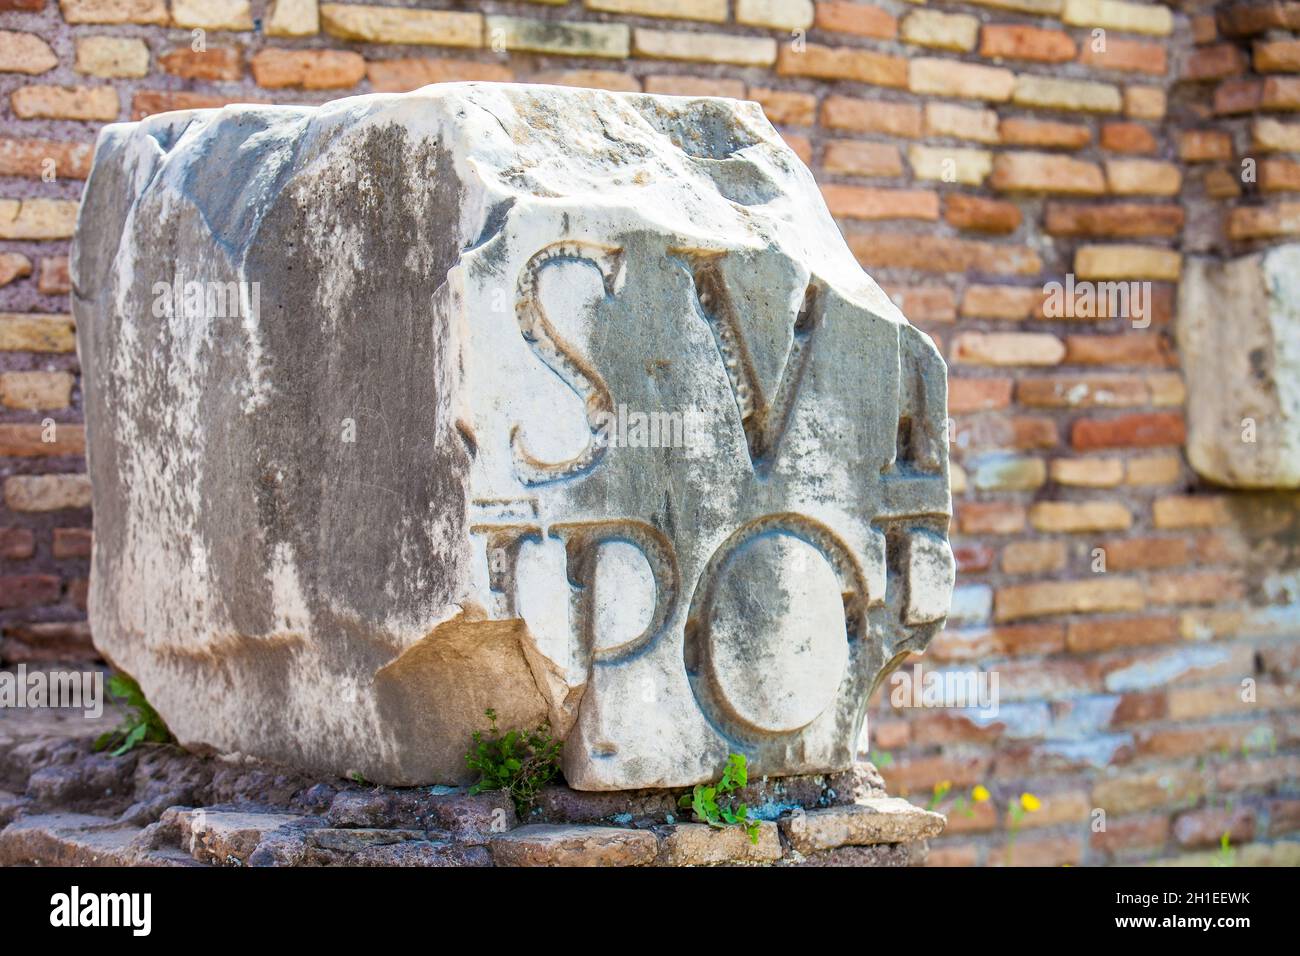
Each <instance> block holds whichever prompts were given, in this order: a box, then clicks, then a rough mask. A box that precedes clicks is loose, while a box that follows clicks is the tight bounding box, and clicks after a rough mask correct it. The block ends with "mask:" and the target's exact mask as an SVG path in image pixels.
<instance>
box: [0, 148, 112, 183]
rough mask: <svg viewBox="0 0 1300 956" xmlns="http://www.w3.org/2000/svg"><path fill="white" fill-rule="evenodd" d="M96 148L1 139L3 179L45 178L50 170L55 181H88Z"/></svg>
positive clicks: (0, 167) (0, 162) (0, 161)
mask: <svg viewBox="0 0 1300 956" xmlns="http://www.w3.org/2000/svg"><path fill="white" fill-rule="evenodd" d="M94 151H95V147H94V145H93V144H91V143H68V142H62V141H59V140H49V139H0V176H31V177H44V175H45V174H46V172H47V171H48V170H49V169H51V167H50V165H49V163H50V161H52V162H53V167H52V171H53V173H54V175H55V177H56V178H65V177H66V178H71V179H85V178H86V176H87V175H89V173H90V160H91V157H92V156H93V155H94Z"/></svg>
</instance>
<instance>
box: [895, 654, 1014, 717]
mask: <svg viewBox="0 0 1300 956" xmlns="http://www.w3.org/2000/svg"><path fill="white" fill-rule="evenodd" d="M889 685H890V690H889V703H890V706H892V707H894V708H896V709H898V710H902V709H905V708H909V707H955V708H963V709H966V708H978V709H979V716H981V717H985V718H988V717H996V716H997V715H998V672H997V671H960V670H944V671H933V670H932V671H928V672H927V671H923V670H922V668H921V665H920V664H914V665H913V666H912V669H911V671H908V670H907V669H905V668H899V669H898V670H897V671H895V672H894V673H893V674H891V675H890V677H889Z"/></svg>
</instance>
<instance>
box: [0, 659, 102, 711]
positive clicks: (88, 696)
mask: <svg viewBox="0 0 1300 956" xmlns="http://www.w3.org/2000/svg"><path fill="white" fill-rule="evenodd" d="M38 707H39V708H46V707H65V708H75V709H77V710H81V711H84V712H85V716H86V718H87V719H89V720H94V719H96V718H97V717H99V716H101V715H102V714H103V713H104V674H103V672H102V671H43V670H36V671H31V672H30V673H29V672H28V670H27V665H26V664H19V665H18V666H17V667H16V668H15V669H14V670H12V671H0V708H32V709H35V708H38Z"/></svg>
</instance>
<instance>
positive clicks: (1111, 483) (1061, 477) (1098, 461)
mask: <svg viewBox="0 0 1300 956" xmlns="http://www.w3.org/2000/svg"><path fill="white" fill-rule="evenodd" d="M1123 480H1124V463H1123V462H1122V461H1120V460H1119V459H1118V458H1058V459H1056V460H1055V461H1053V462H1052V481H1054V482H1056V483H1057V484H1058V485H1065V486H1067V487H1071V488H1115V487H1118V486H1119V484H1120V483H1121V482H1122V481H1123Z"/></svg>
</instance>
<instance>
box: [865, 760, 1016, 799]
mask: <svg viewBox="0 0 1300 956" xmlns="http://www.w3.org/2000/svg"><path fill="white" fill-rule="evenodd" d="M991 764H992V759H991V758H990V757H983V756H977V757H913V758H909V759H905V760H897V761H895V762H894V763H892V764H890V765H889V766H888V767H879V768H877V769H879V770H880V775H881V776H882V777H884V778H885V787H886V789H887V790H888V791H889V792H890V793H891V794H898V795H900V796H906V795H907V794H909V793H912V792H914V791H919V792H923V793H928V792H929V791H931V790H932V789H933V788H934V785H935V784H936V783H943V782H945V781H946V782H947V783H949V784H951V785H952V786H954V787H973V786H974V785H975V784H977V783H980V782H981V781H983V780H984V779H986V778H987V777H988V772H989V767H990V766H991Z"/></svg>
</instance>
